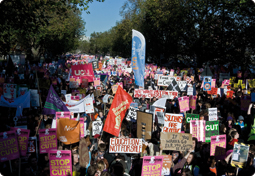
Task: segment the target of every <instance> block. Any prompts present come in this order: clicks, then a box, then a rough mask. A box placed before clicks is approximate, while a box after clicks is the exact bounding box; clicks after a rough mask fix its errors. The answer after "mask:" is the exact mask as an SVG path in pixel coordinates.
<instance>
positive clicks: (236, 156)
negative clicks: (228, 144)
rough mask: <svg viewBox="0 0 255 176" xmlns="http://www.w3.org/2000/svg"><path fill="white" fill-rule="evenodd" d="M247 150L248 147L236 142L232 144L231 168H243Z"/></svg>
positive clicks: (247, 153)
mask: <svg viewBox="0 0 255 176" xmlns="http://www.w3.org/2000/svg"><path fill="white" fill-rule="evenodd" d="M249 149H250V146H249V145H247V144H243V143H237V142H236V143H235V144H234V149H233V154H232V160H231V165H232V166H233V167H239V168H243V167H244V166H245V163H246V162H247V159H248V155H249ZM247 164H248V163H247Z"/></svg>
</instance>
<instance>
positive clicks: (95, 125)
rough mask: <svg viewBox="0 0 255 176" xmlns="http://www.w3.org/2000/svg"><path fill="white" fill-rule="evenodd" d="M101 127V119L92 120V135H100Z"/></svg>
mask: <svg viewBox="0 0 255 176" xmlns="http://www.w3.org/2000/svg"><path fill="white" fill-rule="evenodd" d="M102 128H103V122H102V121H93V122H92V136H95V135H96V134H99V135H101V131H102Z"/></svg>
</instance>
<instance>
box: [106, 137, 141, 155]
mask: <svg viewBox="0 0 255 176" xmlns="http://www.w3.org/2000/svg"><path fill="white" fill-rule="evenodd" d="M141 152H142V139H137V138H111V139H110V149H109V153H141Z"/></svg>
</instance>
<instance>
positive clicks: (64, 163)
mask: <svg viewBox="0 0 255 176" xmlns="http://www.w3.org/2000/svg"><path fill="white" fill-rule="evenodd" d="M49 165H50V176H56V175H57V176H65V175H70V176H72V155H71V150H50V151H49Z"/></svg>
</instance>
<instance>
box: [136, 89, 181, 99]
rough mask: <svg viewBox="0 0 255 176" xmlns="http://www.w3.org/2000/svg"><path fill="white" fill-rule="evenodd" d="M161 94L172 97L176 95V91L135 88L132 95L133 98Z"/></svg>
mask: <svg viewBox="0 0 255 176" xmlns="http://www.w3.org/2000/svg"><path fill="white" fill-rule="evenodd" d="M162 96H167V97H168V98H169V99H174V98H175V97H178V92H177V91H164V90H142V89H135V92H134V97H135V98H142V97H144V98H153V97H156V98H162Z"/></svg>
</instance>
